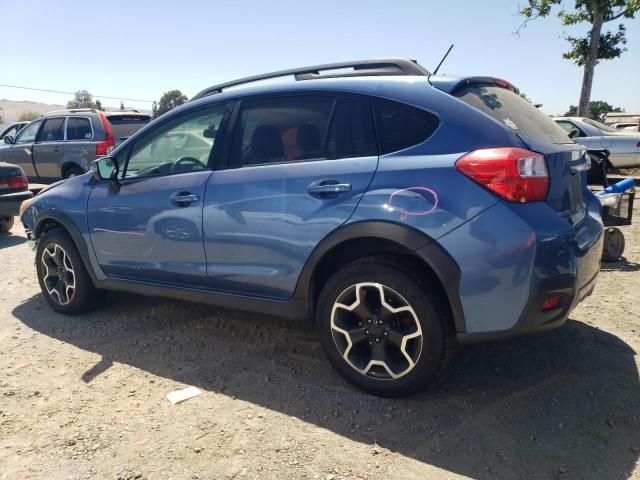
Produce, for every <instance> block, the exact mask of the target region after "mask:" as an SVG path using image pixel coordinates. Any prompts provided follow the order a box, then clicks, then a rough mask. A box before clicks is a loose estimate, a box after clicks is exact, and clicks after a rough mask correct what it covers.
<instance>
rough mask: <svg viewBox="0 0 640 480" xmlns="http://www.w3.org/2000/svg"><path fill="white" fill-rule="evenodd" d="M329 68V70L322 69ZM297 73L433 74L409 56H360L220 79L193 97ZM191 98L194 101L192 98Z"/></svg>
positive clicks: (306, 76) (303, 76) (328, 75)
mask: <svg viewBox="0 0 640 480" xmlns="http://www.w3.org/2000/svg"><path fill="white" fill-rule="evenodd" d="M349 68H350V69H352V70H351V71H346V72H345V71H343V72H333V73H332V72H331V70H341V69H342V70H343V69H349ZM321 72H328V73H321ZM289 75H293V76H294V78H295V79H296V80H298V81H299V80H313V79H317V78H341V77H364V76H383V75H404V76H409V75H418V76H429V75H430V72H429V71H428V70H427V69H426V68H424V67H423V66H422V65H420V64H419V63H418V62H417V61H416V60H410V59H408V58H374V59H371V60H357V61H353V62H338V63H327V64H324V65H314V66H311V67H300V68H291V69H288V70H279V71H277V72H271V73H264V74H261V75H253V76H251V77H245V78H240V79H238V80H232V81H230V82H226V83H220V84H218V85H214V86H212V87H209V88H206V89H204V90H202V91H201V92H200V93H198V94H197V95H196V96H194V97H193V98H192V99H191V100H197V99H198V98H202V97H206V96H209V95H214V94H216V93H221V92H222V90H224V89H226V88H230V87H235V86H238V85H243V84H245V83H252V82H258V81H261V80H268V79H271V78H280V77H287V76H289ZM191 100H190V101H191Z"/></svg>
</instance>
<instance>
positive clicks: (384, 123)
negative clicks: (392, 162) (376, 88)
mask: <svg viewBox="0 0 640 480" xmlns="http://www.w3.org/2000/svg"><path fill="white" fill-rule="evenodd" d="M373 106H374V111H375V117H376V129H377V132H378V142H379V143H380V154H381V155H384V154H386V153H391V152H397V151H398V150H404V149H405V148H409V147H413V146H414V145H418V144H420V143H422V142H424V141H425V140H426V139H427V138H429V137H430V136H431V135H432V134H433V132H435V131H436V129H437V128H438V117H436V116H435V115H433V114H432V113H429V112H426V111H424V110H420V109H419V108H415V107H411V106H409V105H405V104H403V103H398V102H392V101H390V100H382V99H380V98H376V99H374V103H373Z"/></svg>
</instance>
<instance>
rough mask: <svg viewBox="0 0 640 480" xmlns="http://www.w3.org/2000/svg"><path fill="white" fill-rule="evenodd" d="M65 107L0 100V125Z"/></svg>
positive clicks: (106, 108) (109, 109) (108, 109)
mask: <svg viewBox="0 0 640 480" xmlns="http://www.w3.org/2000/svg"><path fill="white" fill-rule="evenodd" d="M65 108H67V107H66V105H53V104H48V103H39V102H29V101H26V100H25V101H16V100H7V99H6V98H3V99H0V116H2V117H3V118H4V121H0V125H2V124H7V123H11V122H15V121H16V120H18V117H19V116H20V114H21V113H22V112H36V113H37V114H38V115H42V114H43V113H47V112H51V111H53V110H64V109H65ZM105 110H107V111H117V110H119V108H117V107H105ZM139 111H140V113H147V114H151V110H145V109H140V110H139Z"/></svg>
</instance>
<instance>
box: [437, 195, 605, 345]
mask: <svg viewBox="0 0 640 480" xmlns="http://www.w3.org/2000/svg"><path fill="white" fill-rule="evenodd" d="M588 203H589V205H588V212H587V215H586V216H585V218H584V219H583V220H582V221H581V222H580V224H579V225H577V226H572V225H571V224H570V223H569V222H567V221H566V220H565V219H564V218H563V217H562V216H560V215H559V214H558V213H557V212H555V211H554V210H552V209H551V208H550V207H549V206H548V205H546V204H545V203H543V202H537V203H536V204H508V203H506V202H500V203H499V204H498V205H496V206H494V207H492V208H490V209H488V210H486V211H485V212H483V213H482V214H480V215H478V216H477V217H476V218H474V219H473V220H471V221H470V222H467V223H466V224H465V225H463V226H462V227H460V228H459V229H456V230H455V231H453V232H451V233H450V234H447V235H445V236H443V237H441V238H440V239H439V240H438V242H439V243H440V244H441V245H442V246H443V247H444V248H445V249H446V250H447V251H448V252H449V253H450V255H451V256H452V257H453V258H454V259H455V260H456V262H457V263H458V265H460V270H461V276H460V301H461V304H462V309H463V314H464V315H463V318H464V325H463V327H462V328H460V327H459V326H458V325H456V327H457V328H456V332H457V337H458V341H459V342H461V343H468V342H477V341H491V340H499V339H504V338H510V337H514V336H518V335H524V334H530V333H536V332H543V331H546V330H551V329H553V328H556V327H559V326H561V325H562V324H564V322H565V321H566V319H567V318H568V316H569V315H570V313H571V311H572V310H573V308H574V307H575V306H576V305H577V304H578V303H579V302H580V301H582V300H583V299H584V298H586V297H587V296H588V295H589V294H591V292H592V291H593V288H594V286H595V283H596V279H597V275H598V272H599V271H600V258H601V256H602V243H603V239H604V235H603V226H602V222H601V218H600V212H599V210H600V207H599V204H597V200H596V199H595V198H593V199H592V198H589V199H588ZM552 297H560V304H559V305H558V306H556V307H554V308H552V309H548V310H544V311H543V305H544V303H545V301H547V300H549V299H551V298H552Z"/></svg>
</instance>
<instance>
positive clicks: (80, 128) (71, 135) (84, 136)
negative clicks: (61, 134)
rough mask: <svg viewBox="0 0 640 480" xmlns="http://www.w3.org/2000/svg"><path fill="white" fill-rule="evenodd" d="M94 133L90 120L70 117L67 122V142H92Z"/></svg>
mask: <svg viewBox="0 0 640 480" xmlns="http://www.w3.org/2000/svg"><path fill="white" fill-rule="evenodd" d="M92 138H93V131H92V130H91V123H89V119H88V118H84V117H69V119H68V120H67V140H91V139H92Z"/></svg>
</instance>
